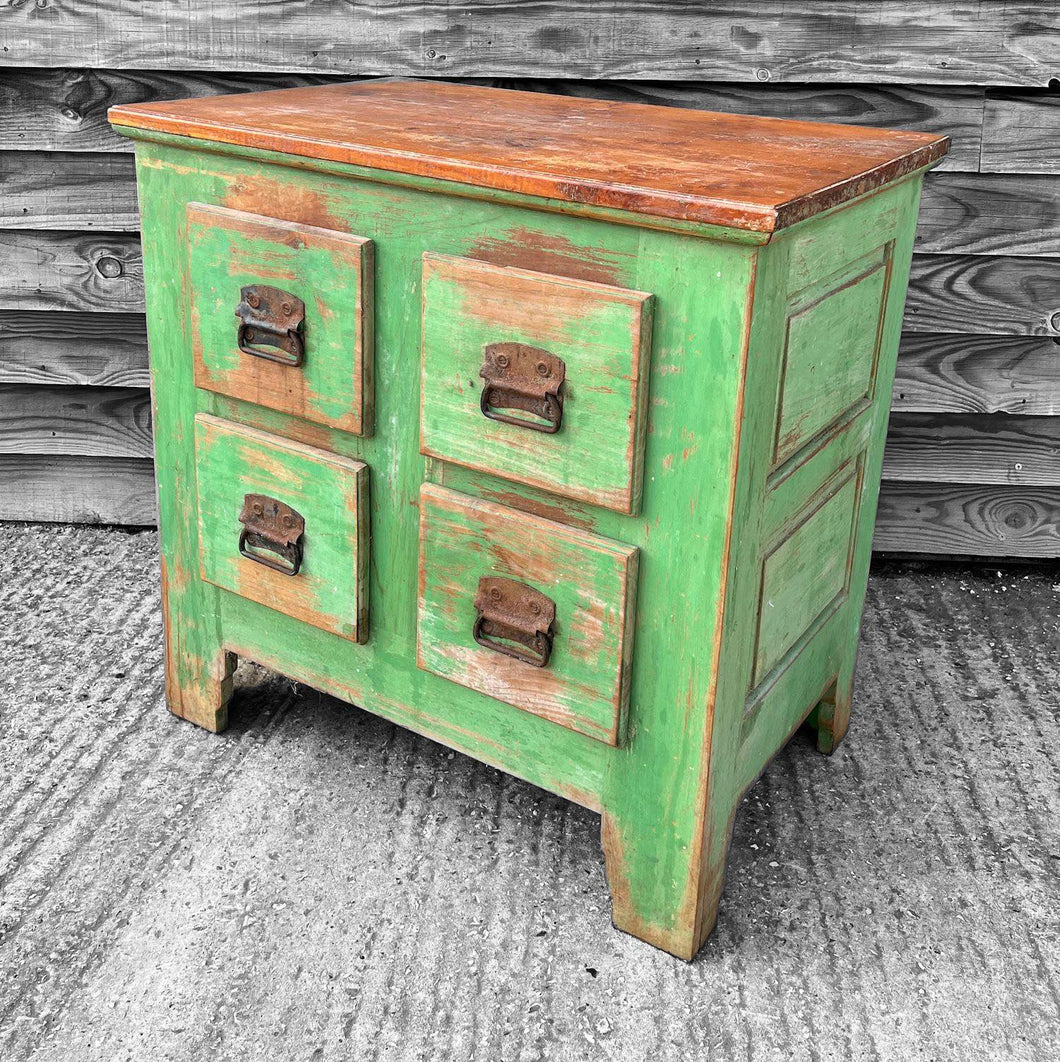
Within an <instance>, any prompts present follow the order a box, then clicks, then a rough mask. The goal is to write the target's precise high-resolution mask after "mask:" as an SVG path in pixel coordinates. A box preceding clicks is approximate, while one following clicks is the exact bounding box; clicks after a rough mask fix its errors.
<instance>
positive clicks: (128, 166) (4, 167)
mask: <svg viewBox="0 0 1060 1062" xmlns="http://www.w3.org/2000/svg"><path fill="white" fill-rule="evenodd" d="M139 224H140V217H139V213H138V211H137V206H136V173H135V170H134V167H133V160H132V159H131V158H130V157H128V156H127V155H114V154H110V155H108V154H105V153H98V154H87V153H85V152H75V151H63V152H60V151H3V152H0V228H3V229H10V228H25V229H71V230H78V229H102V230H105V231H115V230H117V231H122V230H133V231H135V230H136V229H138V228H139Z"/></svg>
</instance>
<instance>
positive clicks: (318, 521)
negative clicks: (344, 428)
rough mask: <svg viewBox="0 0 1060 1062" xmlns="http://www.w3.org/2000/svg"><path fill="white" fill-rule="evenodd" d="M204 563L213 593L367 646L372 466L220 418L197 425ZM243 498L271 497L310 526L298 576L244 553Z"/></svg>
mask: <svg viewBox="0 0 1060 1062" xmlns="http://www.w3.org/2000/svg"><path fill="white" fill-rule="evenodd" d="M195 459H196V460H195V466H196V467H195V473H196V480H197V482H198V509H199V558H200V567H201V571H202V577H203V578H204V579H205V580H206V581H207V582H210V583H213V584H214V585H215V586H220V587H222V588H224V589H225V590H231V591H232V592H233V593H236V594H239V595H241V596H242V597H245V598H249V599H250V600H251V601H257V602H258V603H259V604H262V605H267V606H268V607H269V608H272V609H276V610H278V611H279V612H286V613H287V615H289V616H294V617H295V619H300V620H302V621H304V622H305V623H311V624H313V626H314V627H320V628H322V629H323V630H326V631H331V632H333V633H334V634H338V635H341V636H342V637H343V638H350V639H352V640H353V641H355V642H363V641H366V640H367V638H368V586H367V578H366V576H367V571H368V549H369V546H368V466H367V465H366V464H364V463H363V462H361V461H352V460H350V459H349V458H343V457H337V456H336V455H335V454H330V453H327V452H326V451H324V450H317V449H314V448H312V447H309V446H304V445H302V444H301V443H295V442H290V441H289V440H286V439H281V438H278V437H277V436H274V435H269V434H267V433H266V432H262V431H256V430H254V429H252V428H245V427H242V426H239V425H232V424H228V423H227V422H225V421H223V420H219V419H217V418H216V417H211V416H209V415H207V414H199V415H198V416H197V417H196V418H195ZM245 494H265V495H267V496H268V497H270V498H276V499H278V500H279V501H282V502H284V503H285V504H287V505H289V506H290V507H291V508H292V509H295V510H296V511H297V512H298V513H300V514H301V516H302V517H303V518H304V519H305V532H304V534H303V536H302V566H301V570H300V571H299V572H298V574H297V575H294V576H288V575H285V574H283V573H280V572H276V571H272V570H271V569H269V568H267V567H265V566H264V565H262V564H259V563H257V562H256V561H253V560H249V559H248V558H246V557H244V556H242V555H241V554H240V552H239V549H238V545H239V532H240V528H241V525H240V523H239V520H238V516H239V511H240V509H241V508H242V506H243V496H244V495H245Z"/></svg>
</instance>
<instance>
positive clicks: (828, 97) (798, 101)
mask: <svg viewBox="0 0 1060 1062" xmlns="http://www.w3.org/2000/svg"><path fill="white" fill-rule="evenodd" d="M497 83H498V84H500V83H501V82H500V81H499V80H498V82H497ZM503 83H504V84H505V85H506V86H508V87H511V88H522V89H532V90H534V91H537V92H556V93H562V94H563V95H566V96H587V97H591V98H594V99H607V100H624V101H627V102H629V103H654V104H659V105H663V106H668V107H691V108H696V109H698V110H705V111H726V112H728V113H731V114H760V115H764V116H766V117H770V118H792V119H795V120H801V121H814V122H842V123H844V124H848V125H869V126H877V127H879V128H881V129H912V130H917V131H919V132H922V133H945V134H946V135H947V136H948V137H949V138H950V141H951V143H950V150H949V153H948V154H947V155H946V157H945V158H944V159H943V160H942V162H941V163H939V167H938V168H939V169H940V170H973V171H974V170H978V168H979V151H980V144H979V139H980V134H981V129H982V124H983V99H984V95H985V93H984V90H983V89H981V88H967V87H953V88H945V87H920V88H906V87H902V86H898V85H784V84H779V85H775V84H770V83H768V82H765V83H763V82H756V83H754V84H723V83H714V84H702V83H683V84H682V83H678V84H673V83H668V82H664V81H663V82H655V83H652V82H638V81H568V80H562V79H552V80H526V81H523V80H514V79H513V80H510V81H506V82H503Z"/></svg>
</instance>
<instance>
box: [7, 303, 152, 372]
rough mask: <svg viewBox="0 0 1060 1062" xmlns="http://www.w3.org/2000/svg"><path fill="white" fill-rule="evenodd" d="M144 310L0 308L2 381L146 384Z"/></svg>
mask: <svg viewBox="0 0 1060 1062" xmlns="http://www.w3.org/2000/svg"><path fill="white" fill-rule="evenodd" d="M149 382H150V376H149V373H148V369H147V333H146V328H145V325H144V318H143V314H138V313H82V312H79V311H74V312H66V313H55V312H51V311H44V310H27V311H22V312H20V311H17V310H7V311H2V312H0V384H5V383H8V384H38V385H39V384H51V385H60V386H69V385H71V384H74V385H82V386H85V385H87V386H94V387H147V386H148V384H149Z"/></svg>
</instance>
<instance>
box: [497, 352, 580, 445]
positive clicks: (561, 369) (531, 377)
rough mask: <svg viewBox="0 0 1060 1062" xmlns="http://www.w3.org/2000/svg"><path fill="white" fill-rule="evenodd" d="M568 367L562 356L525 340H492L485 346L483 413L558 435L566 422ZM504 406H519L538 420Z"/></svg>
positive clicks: (500, 419)
mask: <svg viewBox="0 0 1060 1062" xmlns="http://www.w3.org/2000/svg"><path fill="white" fill-rule="evenodd" d="M566 375H567V367H566V365H565V364H564V362H563V359H562V358H557V357H556V355H555V354H550V353H549V352H548V351H547V350H541V349H540V348H539V347H531V346H527V345H526V344H525V343H490V344H488V345H487V346H486V347H485V349H484V350H483V361H482V368H481V369H479V376H481V377H482V378H483V379H484V380H485V381H486V383H485V385H484V386H483V388H482V397H481V399H480V402H479V405H480V407H481V409H482V415H483V416H485V417H489V419H490V420H497V421H500V422H501V423H502V424H514V425H516V427H519V428H530V429H531V430H532V431H541V432H544V433H545V434H546V435H554V434H555V433H556V432H557V431H559V429H560V425H561V424H562V423H563V393H562V391H561V390H560V389H561V388H562V386H563V381H564V379H566ZM502 409H519V410H522V411H523V412H524V413H530V414H532V415H533V416H534V417H537V418H540V419H538V420H531V419H529V418H527V417H514V416H512V415H511V414H510V413H501V412H500V410H502Z"/></svg>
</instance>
